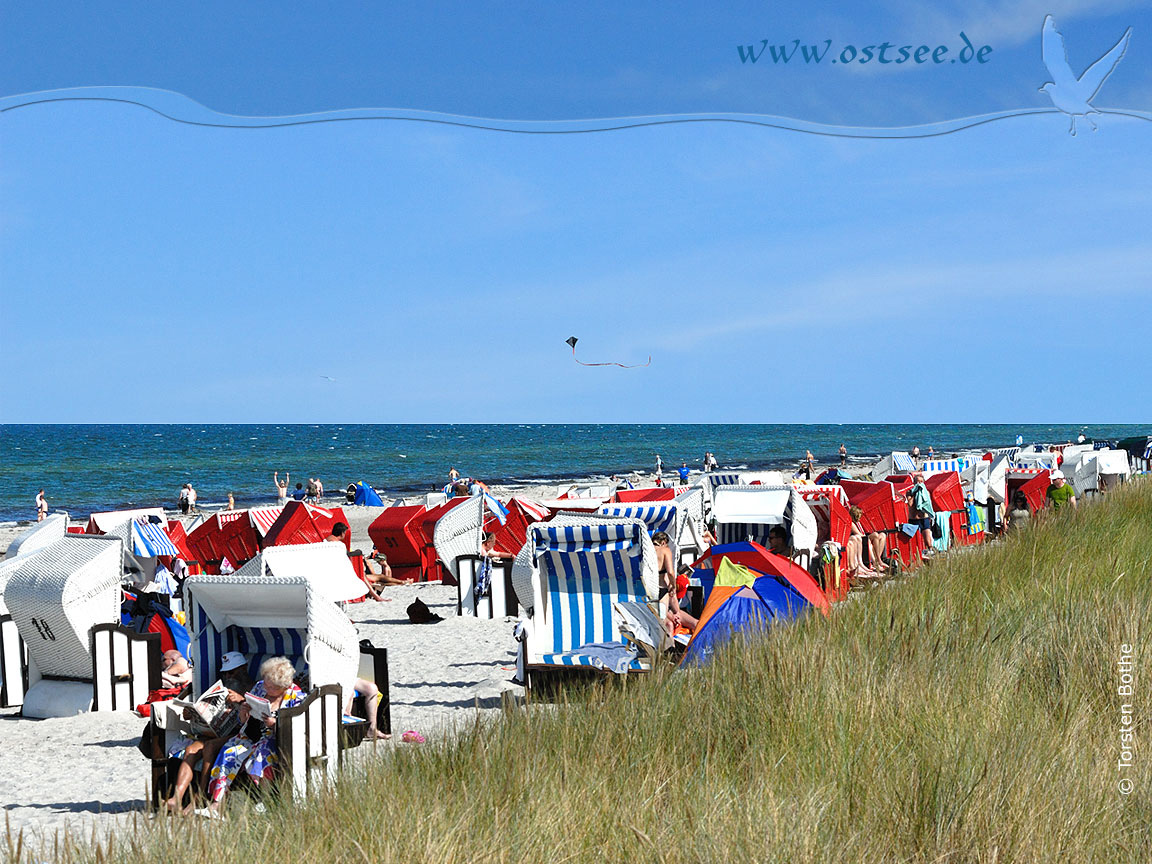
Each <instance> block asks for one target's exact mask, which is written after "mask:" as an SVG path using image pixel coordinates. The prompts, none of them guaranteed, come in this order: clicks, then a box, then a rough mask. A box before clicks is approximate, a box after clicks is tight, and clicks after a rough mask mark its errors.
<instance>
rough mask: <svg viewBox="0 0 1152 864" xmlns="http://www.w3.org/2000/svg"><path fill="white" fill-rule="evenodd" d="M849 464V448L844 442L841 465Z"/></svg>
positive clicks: (841, 449)
mask: <svg viewBox="0 0 1152 864" xmlns="http://www.w3.org/2000/svg"><path fill="white" fill-rule="evenodd" d="M847 465H848V448H847V447H845V446H844V445H843V444H841V445H840V467H841V468H844V467H846V466H847Z"/></svg>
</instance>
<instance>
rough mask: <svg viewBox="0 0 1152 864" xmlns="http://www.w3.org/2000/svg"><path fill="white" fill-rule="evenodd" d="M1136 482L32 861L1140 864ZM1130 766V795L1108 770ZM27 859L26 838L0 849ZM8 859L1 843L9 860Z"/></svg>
mask: <svg viewBox="0 0 1152 864" xmlns="http://www.w3.org/2000/svg"><path fill="white" fill-rule="evenodd" d="M1150 557H1152V484H1149V483H1146V482H1145V483H1138V484H1132V485H1130V486H1129V487H1126V488H1124V489H1122V490H1119V491H1117V492H1114V493H1112V494H1111V495H1110V496H1109V497H1108V498H1107V500H1104V501H1101V502H1093V503H1092V505H1091V506H1082V507H1081V508H1080V510H1079V511H1077V512H1072V513H1067V514H1063V513H1062V514H1059V515H1058V516H1055V517H1053V518H1049V519H1047V520H1044V521H1043V522H1042V524H1038V525H1036V526H1034V527H1033V528H1031V529H1029V530H1028V531H1027V532H1025V533H1022V534H1020V535H1018V536H1015V537H1011V538H1008V539H1006V540H1004V541H1003V542H1000V543H996V544H994V545H992V546H989V547H987V548H979V549H972V550H968V551H963V552H960V553H957V554H953V555H950V556H949V557H948V558H947V559H946V560H938V561H936V562H934V563H933V564H932V565H930V566H928V567H926V568H923V569H921V570H920V571H919V572H917V573H916V574H914V575H913V576H911V577H910V578H908V579H905V580H903V581H901V582H899V583H898V584H895V585H892V586H889V587H886V588H881V589H874V590H871V591H868V592H861V596H859V597H858V598H856V599H855V600H851V601H849V602H847V603H844V604H841V605H840V607H839V608H837V609H836V610H835V611H834V614H833V615H832V617H831V618H830V619H824V618H822V617H820V616H817V615H812V616H810V617H808V618H806V619H805V620H803V621H801V622H798V623H797V624H796V625H794V626H790V627H781V628H779V629H777V630H776V631H774V632H773V633H771V634H770V635H769V636H768V637H766V638H762V639H759V640H757V641H754V642H749V643H740V644H734V645H733V646H732V648H731V649H730V650H727V651H725V652H722V653H721V654H720V655H719V656H718V657H717V658H716V660H715V662H713V663H712V664H711V665H710V666H709V667H708V668H706V669H703V670H699V671H694V672H691V673H671V672H668V673H658V674H656V675H653V676H650V677H649V678H646V679H642V680H630V681H628V682H627V683H626V685H625V686H594V687H590V688H584V689H582V690H569V691H567V692H566V695H565V697H563V698H562V700H561V703H560V704H559V705H558V706H557V707H556V708H555V709H552V708H548V707H544V708H541V707H539V706H533V707H530V708H529V709H528V710H524V709H523V708H510V709H509V710H507V711H506V712H504V714H503V715H502V716H501V717H500V718H499V720H498V721H496V722H493V723H490V724H484V725H479V724H478V725H476V726H474V727H471V728H467V729H462V730H460V731H459V734H458V735H457V736H456V737H455V738H454V739H453V740H451V741H448V742H444V743H438V744H431V745H424V746H408V745H399V748H398V750H397V751H396V752H395V753H394V754H390V755H388V756H387V757H386V758H384V759H382V760H375V761H373V763H372V767H371V769H370V772H369V773H367V774H365V773H364V772H363V771H361V772H360V773H358V774H355V773H353V772H352V771H349V772H348V773H347V775H346V777H345V778H344V780H343V781H342V782H341V784H340V785H339V787H338V788H337V789H336V790H335V791H334V792H333V793H332V794H331V795H328V796H327V797H323V798H320V799H318V800H315V801H313V802H312V803H311V804H310V805H309V806H308V807H306V808H303V809H294V808H292V807H290V806H287V805H285V804H282V803H275V804H273V806H271V807H270V810H269V813H268V814H256V813H254V812H252V811H251V810H250V809H248V808H247V806H246V805H244V803H243V796H236V798H235V800H234V801H233V802H232V804H234V805H237V806H235V807H233V808H232V811H231V813H230V817H231V818H229V819H228V820H227V821H226V822H225V823H224V824H223V825H220V824H208V823H207V822H206V821H205V820H201V819H167V818H161V819H157V820H155V821H154V822H153V823H151V824H148V823H147V822H146V820H141V823H140V827H139V830H137V831H136V832H135V833H134V834H133V835H131V836H130V837H129V836H127V835H125V834H123V833H122V834H120V835H119V836H118V837H117V838H116V839H115V840H104V841H102V842H100V843H99V844H98V845H93V844H92V842H91V840H90V838H85V839H83V840H80V841H76V842H73V841H58V842H57V844H56V845H55V846H54V847H49V848H47V849H44V850H40V851H41V852H42V853H43V854H41V855H39V856H37V859H36V860H62V861H72V860H99V861H132V862H136V864H139V862H151V861H157V862H160V861H162V862H171V861H180V862H186V864H190V862H198V864H199V862H204V864H206V862H217V861H231V862H236V861H263V860H271V861H283V860H289V861H293V862H310V864H320V862H328V861H359V862H378V861H382V862H416V861H435V862H444V864H450V862H464V861H509V862H519V861H529V862H532V861H541V862H556V864H558V862H567V861H579V862H582V861H605V860H606V861H658V862H678V861H766V862H777V861H779V862H792V864H796V862H814V861H836V862H839V861H845V862H849V861H850V862H858V861H863V862H873V861H876V862H880V861H884V862H887V861H909V862H989V864H991V862H1017V861H1018V862H1048V861H1052V862H1055V861H1061V862H1065V861H1066V862H1095V861H1099V862H1111V864H1115V862H1147V861H1152V840H1150V839H1149V836H1150V835H1149V826H1152V796H1150V794H1149V793H1150V792H1152V752H1149V751H1148V749H1147V748H1146V747H1144V748H1140V747H1138V749H1137V753H1136V760H1135V762H1136V764H1135V767H1133V768H1131V769H1128V770H1127V771H1125V772H1121V771H1119V770H1118V767H1117V761H1118V759H1119V756H1120V751H1121V740H1120V729H1121V726H1120V723H1121V710H1122V709H1121V705H1122V703H1128V704H1131V705H1132V706H1133V709H1134V716H1135V720H1136V722H1137V724H1138V725H1137V727H1136V738H1137V741H1138V745H1139V744H1143V743H1144V742H1147V741H1149V740H1150V736H1152V730H1150V729H1149V726H1148V724H1147V723H1146V722H1145V721H1144V717H1145V716H1146V714H1147V711H1148V706H1149V701H1148V699H1147V697H1146V695H1145V692H1146V688H1149V687H1152V681H1145V680H1144V679H1142V678H1139V677H1138V678H1137V680H1136V683H1135V692H1134V695H1133V696H1132V697H1128V698H1121V697H1120V696H1119V695H1118V693H1117V687H1118V684H1119V672H1118V667H1117V660H1118V659H1119V657H1120V655H1121V650H1122V649H1121V646H1122V645H1124V644H1128V645H1131V646H1132V653H1133V656H1134V663H1133V665H1134V668H1135V669H1136V670H1142V669H1145V668H1148V663H1147V661H1148V659H1149V656H1150V653H1149V648H1148V645H1147V642H1148V640H1149V639H1150V638H1152V629H1150V627H1149V625H1150V624H1152V582H1150V579H1152V564H1150V562H1149V558H1150ZM1125 777H1127V778H1129V779H1130V780H1131V781H1132V787H1133V789H1132V791H1131V793H1130V794H1122V793H1121V791H1120V790H1119V784H1120V781H1121V780H1122V779H1124V778H1125ZM19 852H20V854H22V855H23V856H27V855H28V852H27V850H26V849H25V850H19ZM7 854H8V856H9V858H12V857H14V856H16V855H17V854H18V850H17V849H16V848H15V847H10V848H9V849H8V850H7Z"/></svg>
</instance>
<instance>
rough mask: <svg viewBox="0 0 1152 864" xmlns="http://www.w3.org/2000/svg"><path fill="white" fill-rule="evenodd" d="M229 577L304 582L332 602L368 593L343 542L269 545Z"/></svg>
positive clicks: (339, 601) (351, 598)
mask: <svg viewBox="0 0 1152 864" xmlns="http://www.w3.org/2000/svg"><path fill="white" fill-rule="evenodd" d="M233 575H235V576H238V577H241V578H245V579H262V578H276V579H295V578H300V579H304V580H306V581H307V582H309V583H310V584H311V585H312V588H313V589H314V590H315V591H316V592H317V594H319V596H321V597H323V598H324V599H326V600H329V601H331V602H333V603H344V602H346V601H348V600H356V599H359V598H360V597H363V596H364V595H365V594H367V593H368V586H367V585H365V584H364V581H363V580H362V579H361V578H360V577H359V576H357V575H356V571H355V570H354V569H353V567H352V562H351V561H350V560H349V559H348V552H347V550H346V549H345V548H344V544H343V543H327V542H325V543H299V544H292V545H288V546H269V547H268V548H266V549H264V551H262V552H260V554H258V555H257V556H256V557H255V558H253V559H251V560H250V561H248V562H247V563H246V564H244V566H243V567H241V568H240V569H239V570H237V571H236V572H235V574H233ZM208 683H209V684H211V683H212V682H211V681H209V682H208Z"/></svg>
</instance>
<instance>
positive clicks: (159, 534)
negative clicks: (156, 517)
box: [132, 519, 180, 558]
mask: <svg viewBox="0 0 1152 864" xmlns="http://www.w3.org/2000/svg"><path fill="white" fill-rule="evenodd" d="M132 554H134V555H139V556H141V557H144V558H155V557H157V556H158V555H173V556H175V555H179V554H180V550H179V549H177V548H176V544H174V543H173V542H172V540H171V538H170V537H169V536H168V532H166V531H165V530H164V529H163V528H162V527H160V526H159V525H157V524H156V523H155V522H149V521H147V520H145V519H142V520H140V521H139V522H133V523H132Z"/></svg>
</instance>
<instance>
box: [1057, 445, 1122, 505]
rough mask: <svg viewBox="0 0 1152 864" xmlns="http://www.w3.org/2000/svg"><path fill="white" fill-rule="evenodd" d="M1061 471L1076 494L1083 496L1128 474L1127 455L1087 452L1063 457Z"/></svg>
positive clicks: (1118, 451) (1116, 451)
mask: <svg viewBox="0 0 1152 864" xmlns="http://www.w3.org/2000/svg"><path fill="white" fill-rule="evenodd" d="M1061 470H1062V471H1063V472H1064V475H1065V476H1066V477H1067V478H1068V482H1069V483H1071V484H1072V488H1073V489H1074V490H1075V491H1076V494H1077V495H1079V496H1083V495H1084V494H1085V493H1087V492H1089V491H1096V490H1098V489H1099V488H1100V483H1101V478H1103V481H1104V483H1105V485H1108V484H1109V483H1113V482H1117V481H1119V480H1120V479H1121V478H1124V477H1127V476H1128V474H1129V467H1128V454H1127V453H1126V452H1124V451H1123V450H1088V451H1081V452H1079V453H1076V454H1074V455H1073V456H1071V457H1067V456H1066V457H1065V459H1064V464H1063V465H1061Z"/></svg>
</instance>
